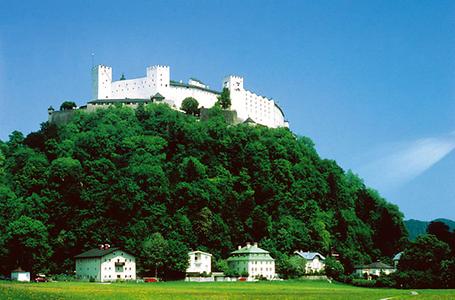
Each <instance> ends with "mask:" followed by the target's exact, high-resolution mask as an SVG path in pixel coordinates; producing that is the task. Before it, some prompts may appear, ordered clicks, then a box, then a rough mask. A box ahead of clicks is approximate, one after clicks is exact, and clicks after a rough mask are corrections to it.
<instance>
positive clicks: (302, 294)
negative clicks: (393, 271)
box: [0, 281, 455, 300]
mask: <svg viewBox="0 0 455 300" xmlns="http://www.w3.org/2000/svg"><path fill="white" fill-rule="evenodd" d="M416 291H417V292H418V295H416V296H414V295H411V291H410V290H396V289H368V288H359V287H353V286H349V285H343V284H337V283H333V284H331V283H328V282H309V281H284V282H232V283H228V282H226V283H187V282H162V283H141V284H133V283H113V284H100V283H82V282H47V283H15V282H0V299H2V300H3V299H46V300H47V299H109V300H111V299H362V300H366V299H384V298H390V299H455V290H416Z"/></svg>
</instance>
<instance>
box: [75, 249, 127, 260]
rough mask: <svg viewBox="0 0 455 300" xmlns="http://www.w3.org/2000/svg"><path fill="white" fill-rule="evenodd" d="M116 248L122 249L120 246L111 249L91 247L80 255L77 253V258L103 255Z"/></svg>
mask: <svg viewBox="0 0 455 300" xmlns="http://www.w3.org/2000/svg"><path fill="white" fill-rule="evenodd" d="M116 250H120V248H117V247H112V248H109V249H99V248H94V249H90V250H88V251H85V252H83V253H81V254H79V255H76V256H75V258H90V257H103V256H105V255H107V254H109V253H112V252H114V251H116Z"/></svg>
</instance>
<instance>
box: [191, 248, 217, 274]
mask: <svg viewBox="0 0 455 300" xmlns="http://www.w3.org/2000/svg"><path fill="white" fill-rule="evenodd" d="M188 256H189V264H188V268H187V269H186V273H187V274H202V273H204V272H205V273H206V274H210V273H212V254H210V253H207V252H202V251H191V252H189V253H188Z"/></svg>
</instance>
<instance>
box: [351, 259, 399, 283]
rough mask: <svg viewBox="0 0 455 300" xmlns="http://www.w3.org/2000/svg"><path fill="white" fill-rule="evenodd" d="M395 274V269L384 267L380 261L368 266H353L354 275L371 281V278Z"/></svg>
mask: <svg viewBox="0 0 455 300" xmlns="http://www.w3.org/2000/svg"><path fill="white" fill-rule="evenodd" d="M393 272H395V268H394V267H392V266H389V265H386V264H384V263H382V262H380V261H378V262H374V263H372V264H369V265H362V266H355V274H356V275H357V276H359V277H366V278H367V279H371V278H372V276H378V277H379V276H381V275H382V274H385V275H389V274H390V273H393Z"/></svg>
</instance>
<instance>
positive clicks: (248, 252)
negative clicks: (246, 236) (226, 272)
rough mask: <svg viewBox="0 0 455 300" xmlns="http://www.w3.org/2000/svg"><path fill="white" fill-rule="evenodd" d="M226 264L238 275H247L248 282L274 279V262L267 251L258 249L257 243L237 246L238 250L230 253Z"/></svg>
mask: <svg viewBox="0 0 455 300" xmlns="http://www.w3.org/2000/svg"><path fill="white" fill-rule="evenodd" d="M227 262H228V264H229V267H230V268H232V269H233V270H235V271H237V272H238V273H240V274H242V273H248V280H252V279H255V278H258V277H264V278H267V279H273V278H274V277H275V260H274V259H273V258H272V257H271V256H270V254H269V252H268V251H266V250H264V249H261V248H259V247H258V244H257V243H254V244H253V245H251V244H250V243H247V244H246V246H245V247H242V246H239V248H238V250H236V251H233V252H232V253H231V256H230V257H229V258H228V259H227Z"/></svg>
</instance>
